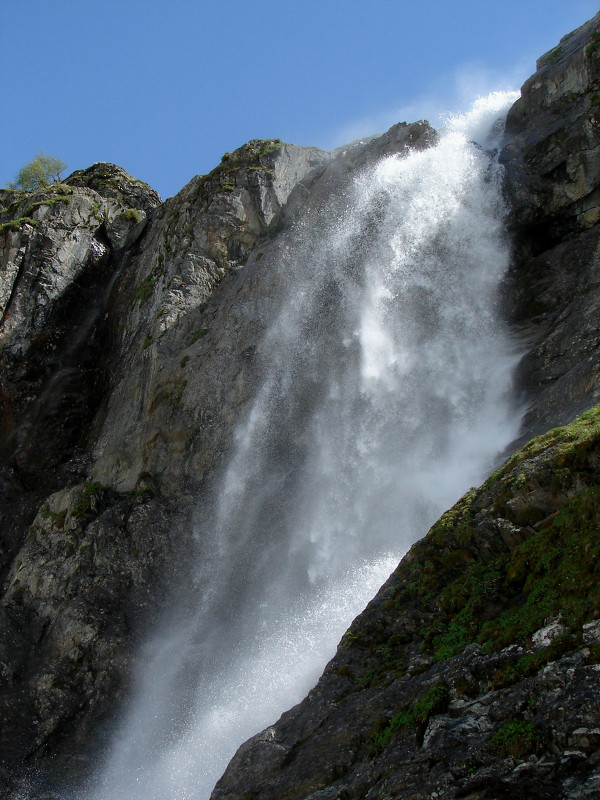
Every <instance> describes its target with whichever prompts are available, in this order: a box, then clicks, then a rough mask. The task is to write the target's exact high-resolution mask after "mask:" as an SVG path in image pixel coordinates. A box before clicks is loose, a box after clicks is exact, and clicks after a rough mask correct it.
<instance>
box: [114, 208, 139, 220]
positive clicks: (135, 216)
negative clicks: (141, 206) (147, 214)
mask: <svg viewBox="0 0 600 800" xmlns="http://www.w3.org/2000/svg"><path fill="white" fill-rule="evenodd" d="M141 218H142V217H141V216H140V212H139V211H137V209H135V208H128V209H126V210H125V211H123V213H122V214H119V219H125V220H127V219H132V220H133V221H134V222H139V221H140V220H141Z"/></svg>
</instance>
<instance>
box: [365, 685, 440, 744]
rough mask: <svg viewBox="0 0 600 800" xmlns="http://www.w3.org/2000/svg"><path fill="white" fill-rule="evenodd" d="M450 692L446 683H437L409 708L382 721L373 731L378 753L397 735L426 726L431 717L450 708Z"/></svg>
mask: <svg viewBox="0 0 600 800" xmlns="http://www.w3.org/2000/svg"><path fill="white" fill-rule="evenodd" d="M448 701H449V691H448V687H447V686H446V684H445V683H437V684H435V686H432V687H431V688H430V689H428V690H427V691H426V692H425V694H423V695H421V697H420V698H419V699H418V700H417V701H416V702H415V703H413V704H412V705H411V706H409V707H407V708H403V709H401V710H400V711H399V712H398V713H397V714H394V716H393V717H392V718H391V719H390V720H389V721H388V720H380V721H379V722H378V723H377V724H376V726H375V729H374V731H373V744H374V747H375V750H376V751H381V750H384V749H385V748H386V747H387V746H388V744H389V743H390V742H391V741H392V739H393V738H394V736H395V735H396V734H397V733H400V732H401V731H403V730H406V729H407V728H413V727H416V726H417V725H424V724H426V723H427V721H428V720H429V718H430V717H432V716H434V715H435V714H441V713H443V712H444V711H445V710H446V709H447V708H448Z"/></svg>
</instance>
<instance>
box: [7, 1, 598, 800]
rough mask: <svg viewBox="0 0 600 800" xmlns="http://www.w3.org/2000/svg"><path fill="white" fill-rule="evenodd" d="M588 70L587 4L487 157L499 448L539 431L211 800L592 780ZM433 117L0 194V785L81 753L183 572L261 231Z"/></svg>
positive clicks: (439, 534)
mask: <svg viewBox="0 0 600 800" xmlns="http://www.w3.org/2000/svg"><path fill="white" fill-rule="evenodd" d="M599 64H600V15H598V16H597V17H596V18H594V20H591V21H590V22H589V23H588V24H587V25H586V26H584V27H583V28H582V29H580V30H579V31H576V32H574V33H573V34H570V35H569V36H567V37H565V39H564V40H563V41H562V42H561V43H560V45H559V46H558V47H557V48H555V49H554V50H552V51H551V52H550V53H549V54H546V56H544V57H543V58H542V59H540V61H539V62H538V70H537V72H536V74H535V75H534V76H533V77H532V78H531V79H530V80H529V81H527V83H526V84H525V85H524V87H523V90H522V97H521V99H520V100H519V101H517V103H516V104H515V106H514V107H513V109H512V110H511V112H510V113H509V116H508V120H507V127H506V140H505V142H504V145H503V148H502V151H501V154H500V159H501V161H502V163H503V164H504V167H505V187H506V195H507V198H508V201H509V203H510V209H511V211H510V219H509V223H510V230H511V234H512V237H513V240H514V242H515V248H514V257H513V262H512V267H511V271H510V274H509V276H508V278H507V281H506V285H505V293H504V296H505V304H506V316H507V318H508V319H509V320H510V322H511V324H512V325H513V327H514V330H515V335H516V336H517V335H518V336H519V338H520V340H521V341H524V342H525V346H524V351H525V352H524V354H523V358H522V360H521V363H520V366H519V373H518V381H519V386H520V389H521V393H522V398H523V401H524V402H527V404H528V406H529V411H528V414H527V417H526V421H525V428H524V431H523V435H522V441H521V444H524V443H525V441H526V440H527V439H529V438H530V437H531V436H533V435H535V434H543V435H542V436H541V438H538V439H534V440H533V441H532V442H531V443H529V444H528V445H526V446H525V447H524V448H523V449H522V450H519V451H518V452H517V453H516V454H515V455H513V456H512V457H511V458H510V460H509V461H508V462H507V464H506V465H505V466H504V467H502V468H501V469H500V470H499V471H498V472H497V473H495V474H494V475H493V476H492V477H490V479H489V480H488V481H487V482H486V483H485V484H484V486H483V487H481V488H480V489H478V490H474V491H472V492H470V493H469V494H468V495H467V496H466V497H465V498H463V499H462V500H461V501H460V502H459V504H458V505H457V506H456V507H455V508H454V509H452V510H451V511H449V512H448V513H447V514H446V515H445V516H444V517H443V518H442V519H441V520H440V521H439V522H438V523H437V524H436V525H435V526H434V527H433V528H432V530H431V531H430V533H429V534H428V536H427V537H426V538H425V539H424V540H423V541H422V542H420V543H418V544H417V545H415V546H414V547H413V549H412V550H411V552H410V553H409V555H408V556H406V557H405V559H404V560H403V561H402V563H401V564H400V566H399V567H398V569H397V570H396V572H395V573H394V575H393V576H392V577H391V578H390V580H389V581H388V582H387V583H386V585H385V586H384V587H383V588H382V590H381V592H380V593H379V594H378V595H377V597H376V598H375V599H374V600H373V602H372V603H371V604H370V605H369V607H368V609H367V610H366V611H365V612H364V613H363V614H362V615H361V616H360V617H359V618H358V619H357V620H356V621H355V622H354V623H353V625H352V627H351V629H350V631H349V632H348V634H347V635H346V636H345V637H344V639H343V641H342V643H341V644H340V647H339V649H338V653H337V655H336V657H335V658H334V660H333V661H332V662H331V663H330V664H329V665H328V667H327V668H326V670H325V673H324V675H323V677H322V678H321V680H320V681H319V684H318V685H317V687H316V688H315V689H314V690H313V691H312V692H311V693H310V695H309V697H308V698H307V699H306V700H305V701H304V702H303V703H301V704H300V705H299V706H297V707H296V708H295V709H292V710H291V711H290V712H288V713H286V714H285V715H284V716H283V717H282V718H281V720H280V721H279V722H278V723H277V724H276V725H274V726H273V727H272V728H269V729H268V730H267V731H265V732H263V733H261V734H259V735H258V736H256V737H255V738H253V739H252V740H250V741H249V742H248V743H246V744H245V745H243V747H242V748H241V749H240V751H239V752H238V754H237V756H236V757H235V759H234V760H233V762H232V764H231V766H230V768H229V769H228V771H227V772H226V774H225V775H224V776H223V778H222V780H221V781H220V783H219V784H218V786H217V788H216V789H215V793H214V797H215V798H217V797H218V798H221V797H223V798H225V797H246V798H261V797H264V798H267V797H273V798H274V797H282V798H283V797H285V798H295V797H298V798H301V797H313V798H315V799H316V798H317V797H318V798H328V797H332V798H333V797H346V798H350V797H376V796H379V795H380V794H381V795H382V796H389V797H406V798H417V797H422V796H437V797H448V798H450V797H460V796H464V797H466V796H468V797H472V798H484V797H501V796H507V797H516V796H523V797H540V798H543V797H548V798H549V797H562V796H564V797H569V798H579V797H582V798H583V797H592V796H594V794H593V792H595V791H597V790H598V786H599V785H600V754H599V747H600V714H599V712H598V705H597V702H595V700H594V699H596V700H597V697H598V688H599V687H598V680H599V677H598V676H599V675H600V672H599V667H598V655H599V653H598V646H599V645H598V642H599V637H600V633H599V630H600V629H599V624H600V623H598V618H599V617H600V605H599V604H600V599H599V598H598V597H597V583H598V544H597V520H598V493H597V492H598V489H597V486H598V484H599V480H598V479H599V466H598V465H599V456H600V450H599V447H600V444H599V439H598V429H599V428H598V426H599V424H600V423H599V414H600V412H598V411H597V409H593V410H592V411H589V412H587V413H586V414H582V412H584V411H585V410H586V409H589V408H590V407H591V406H594V404H596V403H597V402H598V401H600V384H599V375H600V373H599V371H598V345H599V344H600V330H599V324H598V319H599V316H598V310H599V309H598V305H599V304H600V287H599V283H598V257H597V252H598V242H597V239H598V236H599V235H600V225H599V224H598V223H599V220H600V211H599V209H600V201H599V198H600V186H599V179H598V175H599V174H600V171H599V169H598V166H599V164H598V158H599V155H598V154H599V153H600V149H599V143H600V141H599V140H600V133H599V131H600V128H599V125H598V121H597V119H596V114H597V109H598V107H599V104H600V75H599ZM435 138H436V134H435V132H434V131H433V130H432V129H431V128H430V127H429V126H428V125H427V124H426V123H416V124H414V125H406V124H400V125H397V126H395V127H394V128H392V129H391V130H390V131H389V132H388V133H387V134H385V135H384V136H382V137H379V138H378V139H375V140H373V141H371V142H368V143H366V144H361V143H359V144H356V145H354V146H352V147H349V148H347V149H346V150H345V151H344V152H342V153H335V154H327V153H323V152H321V151H318V150H316V149H314V148H299V147H295V146H293V145H288V144H284V143H282V142H280V141H279V140H267V141H263V140H260V141H259V140H256V141H252V142H250V143H248V144H247V145H244V146H243V147H241V148H240V149H238V150H236V151H235V152H233V153H230V154H229V153H228V154H225V155H224V156H223V160H222V162H221V164H220V165H219V166H218V167H217V168H216V169H215V170H213V172H211V173H210V174H209V175H206V176H198V177H196V178H194V179H193V180H192V181H191V182H190V183H189V184H188V185H187V186H186V187H185V188H184V189H183V190H182V191H181V192H180V193H179V194H178V195H177V196H176V197H174V198H170V199H169V200H167V201H166V202H164V203H163V202H161V201H160V198H159V197H158V196H157V195H156V193H155V192H154V191H153V190H152V189H151V188H150V187H148V186H146V185H145V184H142V183H141V182H139V181H136V180H135V179H133V178H132V177H131V176H129V175H127V174H126V173H125V172H124V171H123V170H121V169H120V168H118V167H115V166H113V165H107V164H96V165H94V166H93V167H91V168H89V169H88V170H83V171H79V172H76V173H74V174H73V175H71V176H70V177H69V178H68V179H67V180H66V181H65V182H64V183H63V184H56V185H53V186H50V187H48V188H47V189H45V190H43V191H40V192H37V193H34V194H24V193H20V192H16V191H13V190H3V191H0V206H1V207H0V274H1V275H2V286H1V288H0V311H1V313H2V323H1V327H0V345H1V347H2V351H1V368H2V372H1V384H0V412H1V414H0V418H1V420H2V431H3V436H2V442H1V445H0V515H1V517H0V518H1V521H2V525H1V534H0V535H1V536H2V540H1V544H2V547H1V548H0V577H1V579H2V580H3V586H2V598H1V600H0V674H1V675H2V683H1V684H0V785H1V784H2V783H3V784H4V788H5V790H6V791H7V792H9V791H10V789H11V788H14V787H16V786H17V785H18V781H19V779H20V777H21V776H22V775H31V773H32V772H36V771H39V772H40V773H41V775H42V778H41V781H42V784H43V783H44V781H45V779H46V778H45V776H47V775H48V774H49V775H50V776H51V777H52V778H60V779H61V780H63V781H65V780H66V781H68V779H69V777H70V776H75V777H79V776H80V775H81V774H82V773H83V774H84V773H85V772H86V769H87V767H86V764H87V759H89V758H91V757H93V756H94V750H93V748H92V746H91V742H92V740H93V741H94V747H101V746H102V744H103V741H104V737H105V736H106V735H108V734H107V731H108V729H109V724H110V722H111V720H112V716H113V714H114V710H115V708H116V707H118V706H119V704H121V703H123V702H124V700H125V699H126V697H127V696H128V691H129V688H130V686H129V681H130V678H131V674H132V670H133V660H134V654H135V652H136V647H137V645H138V644H139V642H140V641H141V640H142V638H143V637H144V634H145V631H146V630H147V628H148V626H149V625H150V624H151V622H152V619H153V617H154V616H155V615H156V613H157V611H158V609H160V608H161V606H162V605H163V603H164V600H165V597H166V596H167V593H168V592H169V591H171V592H172V590H170V589H169V587H172V586H173V585H175V586H177V587H178V591H179V592H181V593H182V594H188V593H193V592H195V591H198V587H197V586H195V585H194V582H193V580H192V578H191V577H190V575H189V572H188V570H187V569H186V568H185V565H186V562H187V560H188V559H189V556H190V554H191V553H192V552H193V551H194V548H195V547H196V543H195V542H194V540H193V525H192V524H191V523H192V513H193V512H192V506H193V502H192V501H193V499H194V498H196V497H198V495H199V494H202V495H203V496H207V497H210V494H211V490H212V486H213V483H212V482H213V480H214V476H215V475H216V474H217V473H218V471H219V468H220V466H221V465H222V464H223V463H224V461H225V458H226V455H227V452H228V449H229V447H230V442H231V438H232V432H233V429H234V425H235V423H236V421H237V420H239V419H240V417H241V416H242V415H243V414H244V411H245V410H246V409H247V407H248V401H249V399H250V397H251V395H252V392H253V390H254V389H255V388H256V387H257V386H258V385H259V381H260V379H261V376H262V371H263V369H264V365H263V363H262V361H261V353H260V347H261V344H260V343H261V340H262V336H263V333H264V328H265V317H266V315H265V309H268V308H269V307H270V306H271V305H272V304H273V301H274V299H275V297H276V296H277V293H278V292H281V291H282V290H283V289H284V287H281V286H279V285H278V284H277V282H276V281H275V280H274V279H273V275H272V272H271V270H270V268H269V264H270V263H271V259H273V258H276V253H277V246H278V234H279V232H280V231H281V230H283V229H285V228H286V227H288V226H289V225H290V224H291V223H292V222H293V221H294V219H296V217H297V215H298V213H299V211H300V209H301V208H302V207H303V206H304V205H310V204H313V205H314V207H316V208H318V207H319V203H320V202H321V201H322V198H323V197H325V196H327V193H328V192H329V191H331V186H332V185H333V184H332V180H333V176H337V175H339V174H340V173H348V174H351V173H352V172H353V171H357V170H359V169H361V168H362V167H363V166H364V165H365V164H366V163H368V162H369V161H371V160H374V159H376V158H378V157H380V156H381V155H383V154H386V153H395V152H400V151H402V150H403V149H405V148H407V147H411V148H425V147H428V146H429V145H430V144H431V143H432V142H433V141H435ZM577 414H582V416H581V417H580V419H579V420H576V421H575V422H573V419H574V417H575V416H576V415H577ZM567 423H569V424H567ZM556 425H562V426H564V427H561V428H559V429H557V430H553V431H552V432H550V433H547V431H548V429H549V428H553V427H554V426H556ZM40 791H42V790H41V789H40ZM599 791H600V790H599ZM434 793H437V794H434Z"/></svg>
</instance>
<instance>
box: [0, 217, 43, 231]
mask: <svg viewBox="0 0 600 800" xmlns="http://www.w3.org/2000/svg"><path fill="white" fill-rule="evenodd" d="M39 224H40V223H39V222H38V220H37V219H32V218H31V217H19V219H11V220H9V221H8V222H3V223H2V225H0V235H2V234H3V233H6V232H7V231H18V230H19V229H20V228H22V227H23V225H31V227H32V228H37V226H38V225H39Z"/></svg>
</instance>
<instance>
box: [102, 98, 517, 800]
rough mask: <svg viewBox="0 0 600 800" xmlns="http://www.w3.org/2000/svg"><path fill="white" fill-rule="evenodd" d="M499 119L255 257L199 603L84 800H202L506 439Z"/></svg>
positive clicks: (511, 430) (404, 163)
mask: <svg viewBox="0 0 600 800" xmlns="http://www.w3.org/2000/svg"><path fill="white" fill-rule="evenodd" d="M514 99H515V96H513V95H506V94H502V95H501V94H498V93H496V94H493V95H491V96H490V97H489V98H486V99H480V100H478V101H477V102H476V103H475V105H474V107H473V108H472V110H471V111H470V112H469V113H467V114H465V115H463V116H459V117H454V118H450V119H449V120H448V122H447V124H446V126H445V129H444V130H443V131H442V133H441V135H440V138H439V141H438V143H437V144H436V145H435V146H432V147H430V148H428V149H425V150H419V151H413V152H409V153H408V154H403V155H402V156H400V155H394V156H388V157H385V158H383V159H382V160H380V161H379V162H378V163H376V164H371V165H369V166H367V167H364V168H363V169H362V171H360V172H354V173H352V172H350V173H348V170H346V171H345V172H344V171H343V170H341V171H340V172H341V173H342V174H340V176H339V180H338V182H337V183H335V182H333V183H332V185H331V186H330V187H329V190H328V193H327V194H326V195H325V194H323V196H322V197H319V196H318V195H317V196H316V198H315V199H314V200H313V201H312V202H311V203H310V204H309V206H308V207H307V208H306V210H305V212H304V213H303V214H302V215H301V216H300V217H299V218H298V219H297V221H296V222H295V223H294V225H293V226H292V227H291V229H290V230H289V231H287V232H286V233H284V234H282V235H280V236H279V237H278V238H277V239H276V240H275V241H274V242H273V243H272V244H271V245H270V246H269V247H267V248H265V253H264V259H263V260H261V265H260V269H261V270H264V272H265V275H266V276H267V278H266V279H267V280H269V281H271V282H272V284H273V291H272V296H273V298H275V299H274V300H273V303H272V304H271V306H270V314H271V319H270V320H269V321H268V328H267V332H266V334H265V336H264V339H263V341H262V344H261V347H260V348H259V350H260V366H261V370H262V372H261V374H262V375H263V376H264V377H263V379H262V382H261V384H260V386H259V388H258V391H257V392H256V395H255V397H254V399H253V401H252V403H251V406H250V409H249V411H248V413H247V415H246V416H245V418H244V419H243V420H241V421H240V423H239V426H238V428H237V430H236V433H235V441H234V443H233V448H232V455H231V458H230V461H229V463H228V465H227V467H226V469H225V470H224V474H223V477H222V481H221V485H220V489H219V493H218V499H217V501H216V503H215V506H214V508H213V509H212V510H211V511H210V513H207V512H206V510H205V509H199V510H198V513H197V517H196V523H195V526H196V538H197V541H198V553H199V555H198V563H197V565H195V566H194V569H195V579H196V582H197V585H198V587H199V596H200V600H199V602H198V604H197V606H196V607H195V608H194V609H189V610H187V612H184V611H183V610H179V612H178V615H172V616H171V617H170V618H169V620H168V623H165V624H164V625H163V627H162V628H161V630H160V631H159V632H158V633H157V634H156V635H155V636H154V638H153V639H152V641H151V642H149V643H148V644H147V646H146V649H145V652H144V655H143V658H141V662H142V663H143V664H144V667H143V668H142V670H141V673H140V674H139V675H138V676H137V687H138V688H137V691H136V693H135V696H134V698H133V702H132V705H131V708H130V709H129V710H128V713H127V715H126V718H125V719H124V720H123V722H122V725H121V727H120V730H119V731H118V732H117V735H116V737H115V741H114V743H113V746H112V749H111V751H110V752H109V754H108V756H107V758H106V762H105V764H104V765H103V768H102V770H101V771H100V774H99V776H97V777H96V779H95V781H94V784H93V786H92V787H91V788H90V789H89V790H88V792H87V794H86V797H88V798H94V800H100V799H102V800H120V799H122V800H142V798H143V799H144V800H158V799H159V798H161V799H164V798H166V797H169V798H173V799H174V798H181V799H183V798H196V799H197V798H208V796H209V795H210V791H211V789H212V786H213V785H214V783H215V782H216V780H217V779H218V778H219V776H220V774H221V773H222V772H223V770H224V768H225V766H226V764H227V762H228V760H229V759H230V757H231V756H232V755H233V753H234V752H235V750H236V749H237V747H238V746H239V745H240V744H241V743H242V742H243V741H244V740H245V739H247V738H248V737H249V736H251V735H252V734H254V733H256V732H257V731H259V730H260V729H262V728H263V727H265V726H267V725H268V724H270V723H272V722H274V721H275V720H276V719H277V717H278V716H279V714H280V713H282V712H283V711H284V710H286V709H287V708H289V707H290V706H291V705H293V704H294V703H296V702H298V701H299V700H300V699H301V698H302V697H303V696H304V695H305V694H306V692H307V691H308V690H309V689H310V688H311V687H312V686H313V685H314V683H315V682H316V680H317V678H318V676H319V674H320V673H321V672H322V670H323V667H324V665H325V664H326V662H327V660H328V659H329V658H330V657H331V656H332V655H333V653H334V651H335V646H336V644H337V642H338V641H339V639H340V638H341V636H342V634H343V633H344V631H345V630H346V628H347V627H348V625H349V624H350V622H351V621H352V619H353V617H354V616H355V615H356V614H357V613H359V612H360V611H361V610H362V608H363V607H364V606H365V605H366V603H367V602H368V600H369V599H370V598H371V597H372V596H373V595H374V594H375V592H376V591H377V589H378V588H379V586H380V585H381V583H383V581H384V580H385V579H386V578H387V576H388V575H389V573H390V572H391V570H392V569H393V567H394V566H395V565H396V563H397V562H398V560H399V559H400V558H401V557H402V555H403V554H404V553H405V552H406V550H407V549H408V547H409V546H410V545H411V544H412V543H413V542H414V541H415V540H416V539H418V538H420V537H421V536H422V535H424V534H425V533H426V531H427V529H428V527H429V526H430V525H431V524H432V523H433V522H434V521H435V519H436V518H437V517H438V516H439V515H440V514H441V513H442V512H443V511H444V510H445V509H446V508H447V507H449V506H450V505H452V504H453V502H455V501H456V500H457V499H458V497H459V496H460V495H461V494H462V493H463V492H464V491H465V490H467V489H468V488H469V487H470V486H472V485H475V484H478V483H480V482H481V481H482V480H483V479H484V478H485V477H486V474H487V472H489V471H490V470H491V468H492V466H493V464H494V460H495V459H496V458H497V457H498V454H499V453H500V452H501V451H502V450H503V449H504V448H505V447H506V446H507V445H508V444H509V443H510V441H511V440H513V439H514V437H515V436H516V434H517V431H518V426H519V411H518V409H516V408H515V406H514V403H513V402H512V401H511V373H512V369H513V367H514V364H515V361H516V358H517V354H516V352H515V346H514V344H513V343H512V342H511V340H510V338H509V336H508V332H507V330H506V329H505V327H504V326H503V323H502V321H501V319H500V316H499V311H498V287H499V282H500V281H501V279H502V277H503V275H504V273H505V271H506V268H507V264H508V250H507V244H506V241H505V236H504V233H503V214H504V207H503V201H502V196H501V191H500V174H499V171H498V167H497V166H496V164H495V162H494V159H493V154H492V153H491V151H493V149H494V146H495V144H496V143H495V141H494V138H493V137H494V136H495V135H497V134H498V130H497V128H498V125H497V120H498V118H499V116H501V115H502V113H503V112H504V111H505V109H506V108H507V107H508V106H509V105H510V103H511V102H513V101H514ZM494 123H496V124H494Z"/></svg>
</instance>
